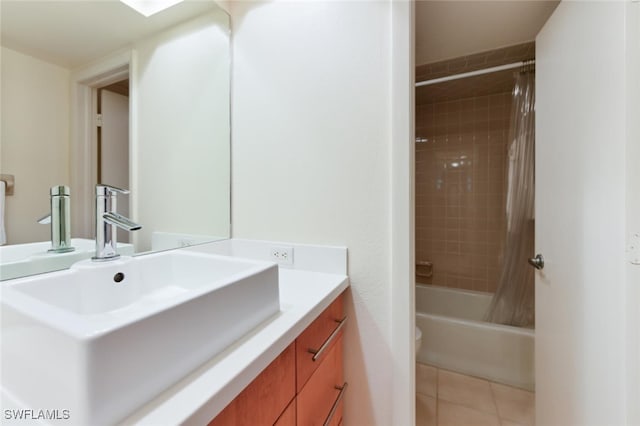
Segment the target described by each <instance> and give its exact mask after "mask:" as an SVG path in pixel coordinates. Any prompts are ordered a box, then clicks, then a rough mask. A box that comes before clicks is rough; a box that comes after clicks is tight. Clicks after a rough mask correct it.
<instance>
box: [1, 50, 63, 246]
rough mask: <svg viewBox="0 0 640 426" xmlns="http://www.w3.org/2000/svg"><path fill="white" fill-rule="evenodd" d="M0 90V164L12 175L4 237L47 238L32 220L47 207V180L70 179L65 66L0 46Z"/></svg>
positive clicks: (47, 233) (44, 227)
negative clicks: (12, 182)
mask: <svg viewBox="0 0 640 426" xmlns="http://www.w3.org/2000/svg"><path fill="white" fill-rule="evenodd" d="M1 96H2V123H1V125H2V130H1V132H2V136H1V140H0V157H1V158H0V162H1V164H0V168H1V170H2V173H7V174H12V175H15V194H14V195H13V196H9V197H7V199H6V211H5V229H6V232H7V243H8V244H17V243H24V242H33V241H48V240H49V239H50V228H49V226H48V225H40V224H38V223H37V222H36V220H37V219H39V218H40V217H42V216H43V215H45V214H46V213H48V212H49V188H50V187H51V185H52V184H58V185H69V152H68V150H69V97H70V87H69V70H67V69H65V68H61V67H59V66H57V65H53V64H50V63H48V62H43V61H41V60H39V59H36V58H33V57H31V56H27V55H24V54H22V53H19V52H16V51H14V50H11V49H7V48H5V47H2V89H1ZM71 191H72V192H71V196H72V203H73V188H71Z"/></svg>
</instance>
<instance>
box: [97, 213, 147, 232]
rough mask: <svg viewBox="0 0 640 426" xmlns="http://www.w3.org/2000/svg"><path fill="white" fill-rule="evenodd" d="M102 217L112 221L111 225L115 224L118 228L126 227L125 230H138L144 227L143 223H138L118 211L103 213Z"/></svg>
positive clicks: (106, 220)
mask: <svg viewBox="0 0 640 426" xmlns="http://www.w3.org/2000/svg"><path fill="white" fill-rule="evenodd" d="M102 218H103V219H104V221H105V222H107V223H110V224H111V225H115V226H117V227H118V228H121V229H124V230H125V231H137V230H138V229H141V228H142V225H138V224H137V223H135V222H133V221H132V220H131V219H129V218H128V217H124V216H122V215H121V214H118V213H113V212H109V213H105V214H103V215H102Z"/></svg>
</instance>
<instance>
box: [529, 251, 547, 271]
mask: <svg viewBox="0 0 640 426" xmlns="http://www.w3.org/2000/svg"><path fill="white" fill-rule="evenodd" d="M529 265H531V266H533V267H534V268H536V269H542V268H544V257H542V255H541V254H540V253H538V254H536V257H532V258H530V259H529Z"/></svg>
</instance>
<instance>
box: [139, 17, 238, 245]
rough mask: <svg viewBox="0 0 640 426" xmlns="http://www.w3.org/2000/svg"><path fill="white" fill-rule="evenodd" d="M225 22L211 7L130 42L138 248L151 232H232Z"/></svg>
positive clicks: (217, 234)
mask: <svg viewBox="0 0 640 426" xmlns="http://www.w3.org/2000/svg"><path fill="white" fill-rule="evenodd" d="M228 19H229V18H228V16H227V15H226V14H225V13H223V12H222V11H217V12H212V13H209V14H206V15H204V16H202V17H199V18H197V19H195V20H192V21H189V22H187V23H185V24H182V25H179V26H177V27H174V28H173V29H171V30H169V31H166V32H163V33H162V34H160V35H158V36H157V37H154V38H151V39H147V40H145V41H142V42H139V43H136V44H135V46H134V49H135V51H136V54H137V60H136V61H135V67H134V68H135V69H134V77H133V78H132V84H133V87H132V90H133V93H132V97H133V105H134V107H133V108H134V109H133V119H132V126H133V129H132V131H133V137H132V139H131V142H132V157H131V160H132V164H136V165H137V166H136V167H134V168H133V169H132V179H131V189H132V195H131V197H132V199H131V202H132V205H131V212H132V217H133V218H134V219H135V220H136V222H139V223H140V224H142V230H141V231H138V232H136V233H135V234H134V235H133V237H134V241H136V251H144V250H149V249H150V243H151V231H162V232H175V233H181V234H200V235H203V234H204V235H214V236H228V235H229V227H230V225H229V222H230V212H229V208H228V206H229V204H230V200H229V197H230V191H229V187H230V182H229V178H230V177H229V176H230V173H229V167H230V164H229V155H230V146H229V134H230V118H229V102H230V99H229V97H230V93H229V78H230V75H229V74H230V69H229V63H230V56H229V55H230V43H229V31H228ZM134 121H135V123H134ZM184 206H190V207H189V209H188V210H185V208H184Z"/></svg>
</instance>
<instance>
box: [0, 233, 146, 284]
mask: <svg viewBox="0 0 640 426" xmlns="http://www.w3.org/2000/svg"><path fill="white" fill-rule="evenodd" d="M71 246H72V247H75V250H74V251H71V252H67V253H52V252H49V251H48V250H49V248H51V242H50V241H42V242H37V243H26V244H13V245H8V246H0V280H10V279H13V278H18V277H23V276H27V275H34V274H41V273H43V272H50V271H58V270H60V269H65V268H68V267H69V266H71V265H73V264H74V263H76V262H78V261H80V260H82V259H87V258H89V257H91V256H93V253H94V252H95V249H96V242H95V240H89V239H86V238H72V239H71ZM118 252H119V253H121V254H123V255H132V254H133V253H134V248H133V244H126V243H119V244H118Z"/></svg>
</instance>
